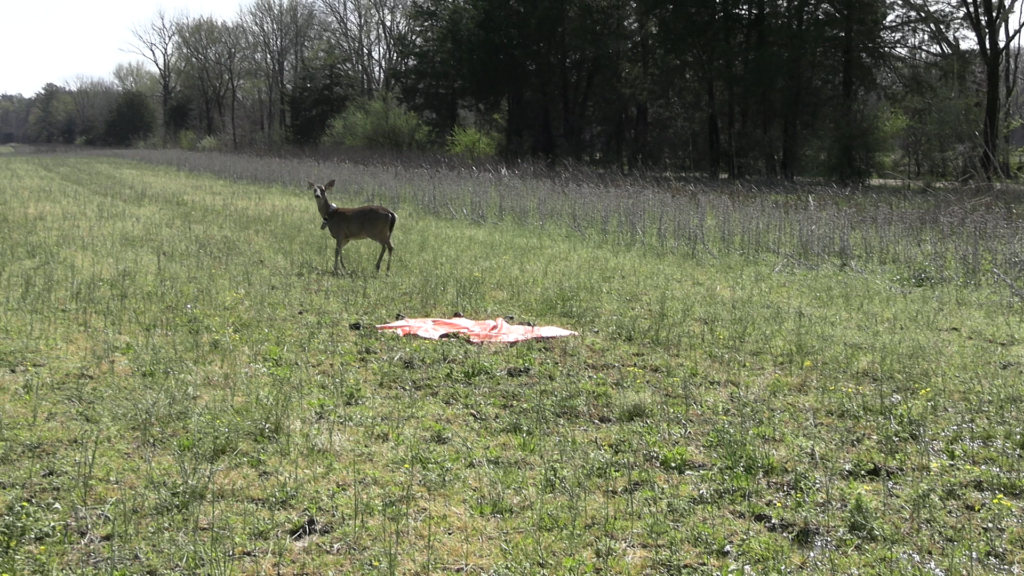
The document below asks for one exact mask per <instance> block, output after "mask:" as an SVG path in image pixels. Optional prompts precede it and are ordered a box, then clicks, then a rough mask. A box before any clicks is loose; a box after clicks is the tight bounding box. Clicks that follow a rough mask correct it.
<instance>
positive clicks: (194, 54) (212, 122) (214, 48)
mask: <svg viewBox="0 0 1024 576" xmlns="http://www.w3.org/2000/svg"><path fill="white" fill-rule="evenodd" d="M177 25H178V31H177V34H178V44H179V45H180V46H181V53H182V72H183V74H184V76H185V79H187V80H189V83H190V85H192V86H193V87H194V89H195V94H196V96H198V98H199V104H200V106H202V116H203V124H204V126H203V129H204V131H205V132H206V134H207V135H211V134H215V133H216V132H217V131H218V126H217V125H218V122H219V121H221V120H222V119H223V118H224V100H225V99H226V98H227V92H228V77H227V75H226V74H225V70H224V67H223V66H222V65H221V62H223V60H224V55H223V52H224V51H225V50H226V49H227V46H226V43H225V31H226V29H227V27H228V26H227V25H226V24H222V23H221V22H220V21H218V20H216V19H214V18H212V17H210V16H200V17H196V18H192V17H188V16H185V17H183V18H182V19H181V20H179V21H178V24H177Z"/></svg>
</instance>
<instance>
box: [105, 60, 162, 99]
mask: <svg viewBox="0 0 1024 576" xmlns="http://www.w3.org/2000/svg"><path fill="white" fill-rule="evenodd" d="M113 76H114V84H115V85H116V86H117V89H118V90H120V91H122V92H128V91H134V92H141V93H143V94H146V95H148V96H149V95H151V96H156V95H157V94H158V93H159V92H160V88H159V85H160V79H159V77H158V76H157V75H156V73H154V72H153V71H152V70H150V69H149V68H147V67H146V65H145V64H144V63H142V62H139V61H135V62H127V63H121V64H118V65H117V66H115V67H114V72H113Z"/></svg>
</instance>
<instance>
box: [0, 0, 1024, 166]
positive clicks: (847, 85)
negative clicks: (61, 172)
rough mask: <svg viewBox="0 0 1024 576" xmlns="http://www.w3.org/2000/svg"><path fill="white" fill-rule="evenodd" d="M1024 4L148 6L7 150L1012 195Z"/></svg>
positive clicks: (323, 2) (21, 101)
mask: <svg viewBox="0 0 1024 576" xmlns="http://www.w3.org/2000/svg"><path fill="white" fill-rule="evenodd" d="M1018 8H1019V6H1017V0H253V1H252V2H251V3H249V4H247V5H242V6H240V7H239V11H238V15H237V16H236V17H235V18H234V19H233V20H231V21H227V20H220V19H216V18H213V17H210V16H201V15H200V16H195V15H189V14H177V15H168V14H166V13H164V12H162V11H160V12H157V14H156V15H155V16H154V17H153V19H152V20H151V21H150V22H148V23H147V24H146V25H143V26H138V27H136V28H135V29H134V30H133V31H132V32H133V38H134V42H133V43H132V44H131V46H130V47H128V49H127V51H128V52H130V53H131V54H133V55H134V56H135V57H137V58H141V60H137V61H134V62H129V63H125V64H121V65H118V66H117V68H116V69H115V70H114V71H113V73H112V77H111V78H110V79H96V78H77V79H75V80H73V81H71V82H67V83H65V84H64V85H56V84H47V85H46V86H45V87H44V88H43V89H42V90H41V91H40V92H39V93H37V94H35V95H33V96H31V97H23V96H21V95H7V94H5V95H0V139H2V140H5V141H24V142H64V143H82V144H97V145H116V146H123V145H132V144H135V145H154V146H167V145H173V146H183V147H198V148H235V149H237V148H243V149H248V148H253V147H259V148H272V149H278V148H280V147H282V146H316V145H333V144H345V145H357V146H368V147H380V148H392V149H394V148H435V149H436V148H447V149H448V150H449V151H454V152H460V153H467V154H483V155H490V154H495V155H501V156H503V157H506V158H525V157H535V158H542V159H545V160H548V161H561V160H567V161H576V162H586V163H591V164H594V165H599V166H605V167H610V168H613V169H616V170H622V171H636V170H643V169H648V170H672V171H681V172H691V173H703V174H707V175H709V176H711V177H715V178H718V177H722V176H728V177H732V178H740V177H770V178H786V179H794V178H797V177H811V176H813V177H825V178H830V179H835V180H843V181H861V180H864V179H866V178H869V177H872V176H883V177H885V176H887V175H888V176H891V177H901V178H902V177H906V178H943V179H953V178H956V179H959V178H987V179H993V178H1003V177H1009V176H1011V175H1012V174H1013V173H1014V171H1015V170H1016V169H1017V165H1018V160H1017V156H1018V155H1017V150H1016V144H1015V141H1014V139H1013V137H1012V135H1013V134H1014V133H1015V131H1016V129H1017V127H1018V125H1019V124H1020V118H1021V113H1020V99H1019V97H1018V94H1017V90H1016V88H1017V85H1018V83H1019V59H1020V51H1019V44H1020V32H1021V28H1022V20H1021V16H1020V10H1018Z"/></svg>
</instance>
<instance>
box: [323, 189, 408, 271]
mask: <svg viewBox="0 0 1024 576" xmlns="http://www.w3.org/2000/svg"><path fill="white" fill-rule="evenodd" d="M309 186H310V187H311V188H313V197H314V198H316V206H317V209H318V210H320V217H321V218H323V220H324V222H323V224H322V225H321V226H320V229H321V230H323V229H324V228H327V229H329V230H330V231H331V236H333V237H334V239H335V240H336V241H337V244H336V245H335V248H334V273H335V274H337V273H338V265H339V264H341V268H342V270H346V268H345V262H344V260H342V258H341V249H342V248H344V247H345V244H348V242H349V240H362V239H364V238H369V239H370V240H373V241H375V242H378V243H379V244H380V246H381V248H380V256H378V257H377V272H380V263H381V261H382V260H383V259H384V251H385V250H387V253H388V267H387V272H391V253H392V252H393V251H394V249H395V247H394V245H392V244H391V232H392V231H393V230H394V229H395V222H396V221H397V220H398V217H397V216H395V213H394V212H392V211H391V210H388V209H387V208H385V207H383V206H362V207H360V208H338V207H337V206H335V205H334V204H333V203H331V201H330V200H328V199H327V191H328V190H330V189H331V188H334V180H331V181H330V182H328V183H327V184H322V185H317V184H313V183H312V182H310V183H309Z"/></svg>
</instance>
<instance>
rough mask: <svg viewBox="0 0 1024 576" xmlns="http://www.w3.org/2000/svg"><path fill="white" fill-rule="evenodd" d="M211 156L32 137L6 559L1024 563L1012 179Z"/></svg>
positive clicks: (500, 568)
mask: <svg viewBox="0 0 1024 576" xmlns="http://www.w3.org/2000/svg"><path fill="white" fill-rule="evenodd" d="M209 158H213V157H212V156H198V155H197V156H188V157H185V158H184V159H181V158H178V159H172V160H166V158H165V160H166V163H168V164H175V165H178V166H182V167H187V168H188V170H180V169H178V168H175V167H173V166H155V165H152V164H146V163H139V162H133V161H128V160H124V159H114V158H99V157H72V156H60V155H49V156H14V155H7V156H5V157H3V158H0V230H3V231H4V232H3V237H2V238H3V239H2V240H0V509H2V515H0V573H3V574H6V575H10V576H14V575H17V574H61V573H67V574H71V573H73V574H163V573H191V574H278V573H279V574H329V573H333V574H378V573H379V574H454V573H472V574H691V573H693V574H749V573H754V574H777V573H823V574H849V573H854V572H856V573H860V574H893V573H900V574H988V573H1019V572H1020V571H1021V570H1024V503H1022V499H1021V498H1022V495H1024V460H1022V458H1021V456H1022V451H1024V424H1022V421H1021V417H1020V414H1019V412H1020V406H1021V405H1022V402H1024V387H1022V381H1024V322H1022V320H1024V308H1022V305H1021V302H1020V298H1021V296H1022V294H1021V292H1020V290H1019V289H1018V288H1017V286H1018V283H1019V276H1018V275H1017V274H1016V272H1017V271H1019V270H1018V269H1017V268H1013V266H1014V263H1016V262H1020V260H1019V259H1017V256H1016V255H1017V254H1018V253H1019V252H1017V251H1016V247H1017V246H1018V245H1017V244H1013V242H1017V241H1019V239H1016V238H1017V236H1019V232H1017V231H1018V230H1019V229H1020V228H1019V222H1017V220H1016V216H1015V208H1014V206H1013V205H1012V204H1009V203H1006V202H1002V203H1000V202H993V201H990V200H985V201H984V202H980V203H979V201H977V200H972V201H970V202H968V201H967V200H964V201H963V206H969V208H965V209H964V210H962V211H952V210H951V209H950V208H949V206H944V207H941V209H938V208H936V207H935V206H934V205H932V204H928V205H927V206H925V204H927V202H930V201H926V200H925V199H921V198H909V199H907V198H902V199H893V198H890V197H888V196H878V197H874V198H873V199H871V196H870V194H868V197H869V200H868V201H863V202H861V201H859V200H856V199H851V198H850V197H846V196H837V197H835V198H831V197H827V196H825V195H822V196H821V197H817V198H808V197H807V195H806V194H801V195H799V197H796V196H786V195H785V194H778V195H776V194H774V193H772V192H765V193H764V194H761V195H757V196H744V195H729V194H727V193H721V194H716V193H715V192H714V191H703V192H700V193H692V194H691V193H684V194H677V193H668V192H666V193H664V194H662V195H657V193H656V192H652V191H650V190H646V189H645V190H635V191H630V190H626V191H621V190H620V191H619V192H615V193H613V192H608V191H606V190H604V189H603V188H601V186H599V185H598V184H588V185H587V186H590V187H589V188H588V187H586V186H584V187H583V188H580V187H579V186H576V185H575V184H573V183H571V182H564V183H560V182H548V183H543V182H539V181H534V180H530V179H529V178H522V179H515V180H514V181H515V182H516V183H515V184H514V185H513V184H507V183H504V182H505V180H502V178H503V177H502V176H497V175H492V176H489V177H486V178H485V177H483V176H480V175H473V174H472V173H468V174H467V173H463V172H457V171H456V172H451V173H446V172H443V171H442V172H436V171H430V170H424V171H422V173H417V174H411V171H408V170H407V169H399V168H386V167H382V168H367V167H358V166H355V165H348V164H340V163H338V164H336V163H323V162H321V163H313V162H304V161H286V160H268V159H262V160H253V159H244V158H237V159H231V158H229V157H216V158H217V160H216V161H217V162H219V163H220V164H219V165H218V167H214V168H217V169H216V170H214V169H213V168H211V167H210V166H205V165H203V162H207V161H209V160H208V159H209ZM195 170H205V171H208V172H217V173H219V174H221V175H222V176H224V177H223V178H221V177H218V176H215V175H213V174H210V173H196V172H194V171H195ZM235 171H237V172H235ZM243 172H244V174H243ZM307 177H308V178H311V179H314V180H317V181H326V180H328V179H331V178H336V179H338V182H339V185H340V189H336V190H337V191H336V193H335V194H334V195H332V197H331V200H332V201H334V202H336V203H338V204H339V205H343V206H351V205H355V204H358V203H362V202H364V201H370V200H372V201H379V202H382V203H386V204H387V205H389V206H390V207H392V208H393V209H394V210H395V211H396V212H397V213H398V224H397V226H396V228H395V233H394V237H393V238H394V242H395V246H396V249H395V255H394V261H393V265H392V273H391V275H390V276H384V275H377V274H375V273H373V263H374V261H375V259H376V256H377V252H378V250H379V248H378V247H377V246H376V245H375V244H372V243H370V242H365V241H364V242H355V243H352V244H349V246H348V247H346V249H345V262H346V265H347V266H348V268H349V270H350V271H351V275H349V276H345V277H335V276H333V275H331V274H330V271H331V264H332V260H333V241H332V240H331V239H330V237H329V235H328V234H327V232H326V231H321V230H320V229H319V224H320V220H319V217H318V215H317V212H316V207H315V203H314V201H313V198H312V195H311V194H310V193H308V191H307V190H306V188H305V180H306V178H307ZM508 178H509V182H511V181H512V177H511V176H509V177H508ZM571 189H578V190H577V191H578V192H580V191H581V192H582V195H579V194H576V195H574V194H575V193H570V192H568V191H569V190H571ZM516 190H518V192H516ZM637 198H645V200H644V204H642V205H639V204H637V202H639V201H638V200H637ZM948 202H949V203H951V204H953V205H956V203H957V202H958V200H956V199H951V200H948ZM755 209H756V210H759V211H760V212H756V211H755ZM669 210H676V212H672V214H673V216H672V217H673V220H672V221H669V220H667V219H665V218H664V217H663V216H664V215H665V214H668V213H669ZM758 213H760V214H766V215H767V216H765V217H756V216H757V214H758ZM638 214H639V216H638ZM908 214H919V215H921V220H916V219H913V218H911V217H910V216H907V215H908ZM933 214H934V215H937V216H934V217H932V216H931V215H933ZM815 215H822V216H820V217H821V218H825V220H821V221H815V220H811V218H813V217H818V216H815ZM954 215H958V216H956V217H955V218H954ZM748 222H756V225H755V224H749V225H748V224H747V223H748ZM965 222H966V224H965ZM993 222H995V223H999V222H1003V223H1005V224H1006V225H1005V226H1000V227H999V228H992V227H991V226H992V223H993ZM944 223H945V224H944ZM947 225H948V227H946V228H944V227H943V226H947ZM1015 226H1016V228H1015ZM826 229H827V230H826ZM826 233H828V234H832V233H834V234H836V236H834V237H833V238H834V239H835V241H834V242H832V241H830V242H824V241H821V238H823V237H824V236H822V234H826ZM830 237H831V236H830ZM844 239H845V240H844ZM455 312H462V313H464V314H465V315H466V316H467V317H470V318H478V319H485V318H496V317H499V316H507V315H514V316H515V318H516V321H532V322H536V323H538V324H552V325H558V326H562V327H566V328H570V329H573V330H576V331H578V332H580V333H581V335H580V336H579V337H576V338H569V339H560V340H551V341H542V342H528V343H522V344H518V345H513V346H509V345H473V344H469V343H466V342H464V341H462V340H458V339H453V340H442V341H437V342H434V341H425V340H419V339H413V338H405V339H403V338H399V337H397V336H394V335H392V334H383V333H378V332H377V331H376V330H374V329H372V325H373V324H381V323H385V322H388V321H391V320H392V319H394V317H395V315H396V314H398V313H401V314H405V315H407V316H410V317H416V316H450V315H452V314H453V313H455ZM356 322H359V323H361V325H362V326H363V329H361V330H354V329H351V328H350V324H353V323H356Z"/></svg>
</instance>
